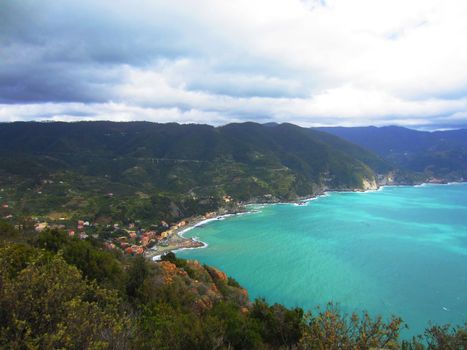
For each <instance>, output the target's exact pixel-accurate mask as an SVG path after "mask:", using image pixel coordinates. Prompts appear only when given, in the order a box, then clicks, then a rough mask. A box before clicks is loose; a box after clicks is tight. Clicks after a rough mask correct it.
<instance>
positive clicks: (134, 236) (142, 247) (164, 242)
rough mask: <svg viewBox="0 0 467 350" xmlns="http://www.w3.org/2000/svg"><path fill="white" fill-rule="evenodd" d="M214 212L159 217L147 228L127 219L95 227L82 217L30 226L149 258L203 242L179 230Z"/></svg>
mask: <svg viewBox="0 0 467 350" xmlns="http://www.w3.org/2000/svg"><path fill="white" fill-rule="evenodd" d="M216 215H217V213H216V212H209V213H206V214H204V215H201V216H197V217H192V218H189V219H184V220H181V221H178V222H176V223H173V224H171V225H169V224H168V223H167V222H166V221H164V220H162V221H161V222H160V223H159V224H158V225H151V226H150V228H148V229H144V228H142V227H139V225H138V224H137V223H130V224H128V225H127V226H126V227H123V226H122V225H120V224H118V223H115V224H113V225H106V226H105V227H104V228H101V229H100V230H98V227H99V224H97V223H92V222H89V221H85V220H78V221H76V223H75V224H71V225H70V224H69V225H67V224H68V223H67V224H65V223H63V224H60V223H59V224H57V223H49V222H47V221H38V222H36V223H35V224H34V230H35V231H36V232H38V233H39V232H41V231H43V230H45V229H59V230H65V232H67V234H68V236H70V237H74V238H77V239H83V240H84V239H88V238H90V239H99V240H101V241H103V242H104V244H103V245H104V247H105V248H106V249H109V250H120V251H121V252H123V253H124V254H128V255H145V256H147V257H149V258H152V257H154V256H156V255H162V254H164V253H166V252H169V251H172V250H177V249H182V248H197V247H202V246H204V243H202V242H199V241H197V240H195V239H193V238H185V237H182V236H181V235H180V232H181V231H182V230H185V229H187V228H189V227H192V226H193V225H195V224H197V223H199V222H201V221H203V220H207V219H212V218H214V217H216ZM97 232H100V233H97Z"/></svg>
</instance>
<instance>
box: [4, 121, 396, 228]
mask: <svg viewBox="0 0 467 350" xmlns="http://www.w3.org/2000/svg"><path fill="white" fill-rule="evenodd" d="M388 169H389V166H388V165H387V163H385V162H384V161H383V160H382V159H381V158H379V157H378V156H376V155H374V154H373V153H371V152H368V151H366V150H364V149H362V148H361V147H359V146H356V145H353V144H351V143H349V142H347V141H344V140H342V139H339V138H337V137H335V136H332V135H330V134H326V133H323V132H320V131H310V130H309V129H305V128H300V127H298V126H295V125H291V124H280V125H272V126H265V125H261V124H256V123H243V124H229V125H226V126H222V127H217V128H216V127H212V126H208V125H179V124H173V123H172V124H155V123H148V122H131V123H112V122H80V123H9V124H1V125H0V184H1V185H2V186H3V187H5V188H6V189H7V188H10V187H9V185H8V184H9V183H10V184H12V183H14V186H13V187H14V190H11V191H6V192H5V193H4V195H5V197H7V198H8V199H9V200H10V201H12V202H14V203H15V205H16V208H17V209H18V210H19V212H21V213H23V214H25V215H27V214H35V215H45V214H48V213H46V212H45V211H48V212H50V211H57V212H72V213H76V214H78V213H79V214H80V215H87V216H90V215H93V216H94V218H95V219H96V218H109V217H111V218H116V219H117V220H125V219H127V218H132V219H140V220H153V219H158V218H167V217H169V218H171V217H172V218H176V217H182V216H188V215H192V214H194V213H197V212H204V211H209V210H213V209H215V208H218V207H219V206H221V205H222V204H223V202H222V198H223V196H226V195H228V196H231V197H232V198H233V199H234V200H235V201H250V200H255V201H265V200H269V201H270V200H292V199H296V198H298V197H299V196H310V195H314V194H317V193H320V192H322V191H323V190H324V189H361V188H363V187H364V180H365V182H367V183H373V182H374V180H375V174H376V172H386V171H387V170H388ZM10 192H12V193H10ZM39 192H40V193H39ZM117 199H118V201H117ZM44 208H47V209H46V210H45V209H44Z"/></svg>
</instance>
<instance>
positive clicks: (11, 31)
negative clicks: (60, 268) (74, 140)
mask: <svg viewBox="0 0 467 350" xmlns="http://www.w3.org/2000/svg"><path fill="white" fill-rule="evenodd" d="M466 19H467V1H465V0H410V1H407V0H404V1H402V0H389V1H386V0H193V1H191V0H167V1H166V0H99V1H95V0H41V1H37V0H1V1H0V122H10V121H26V120H34V121H44V120H63V121H79V120H113V121H131V120H147V121H154V122H179V123H207V124H211V125H223V124H227V123H230V122H243V121H255V122H259V123H266V122H289V123H295V124H298V125H301V126H335V125H341V126H361V125H376V126H382V125H402V126H407V127H412V128H420V129H441V128H453V127H466V126H467V40H466V37H467V20H466Z"/></svg>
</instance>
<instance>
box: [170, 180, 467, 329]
mask: <svg viewBox="0 0 467 350" xmlns="http://www.w3.org/2000/svg"><path fill="white" fill-rule="evenodd" d="M251 209H252V210H254V211H256V212H255V213H250V214H244V215H236V216H231V217H227V218H225V219H223V220H216V221H213V222H210V223H208V224H206V225H203V226H202V227H198V228H194V229H192V230H191V231H188V232H187V233H186V236H187V237H198V238H199V239H200V240H202V241H204V242H206V243H208V245H209V246H208V247H207V248H204V249H196V250H186V251H181V252H179V253H178V256H180V257H183V258H189V259H197V260H200V261H201V262H203V263H206V264H209V265H213V266H216V267H218V268H220V269H222V270H224V271H225V272H227V273H228V274H229V275H231V276H233V277H234V278H235V279H237V280H238V281H239V282H240V284H241V285H243V286H244V287H246V288H247V289H248V291H249V293H250V296H251V297H252V298H255V297H265V298H266V300H268V301H269V302H272V303H274V302H279V303H283V304H285V305H287V306H290V307H292V306H301V307H303V308H305V309H312V308H314V307H315V306H316V305H325V304H326V303H327V302H328V301H333V302H337V303H339V304H340V305H341V307H342V309H343V310H345V311H348V312H349V311H354V310H356V311H361V310H368V311H369V312H370V313H372V314H373V315H376V314H381V315H383V316H385V317H387V316H390V315H392V314H395V315H398V316H401V317H402V318H403V319H404V321H405V322H407V324H408V325H409V327H410V329H409V330H408V331H407V332H405V336H409V335H412V334H418V333H421V332H422V331H423V329H424V328H425V327H426V326H427V325H428V321H429V320H431V321H433V322H435V323H453V324H460V323H463V322H465V321H467V184H453V185H422V186H418V187H384V188H383V189H381V190H379V191H375V192H366V193H337V192H334V193H331V194H329V195H327V196H323V197H320V198H318V199H315V200H312V201H310V202H308V203H307V205H304V206H297V205H294V204H276V205H265V206H252V207H251Z"/></svg>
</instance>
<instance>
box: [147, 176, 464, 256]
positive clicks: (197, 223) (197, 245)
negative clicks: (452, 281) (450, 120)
mask: <svg viewBox="0 0 467 350" xmlns="http://www.w3.org/2000/svg"><path fill="white" fill-rule="evenodd" d="M462 184H467V181H464V182H456V181H454V182H443V183H438V182H422V183H417V184H389V185H378V186H377V188H375V189H373V188H370V189H336V190H333V189H327V190H324V191H322V192H320V193H318V194H315V195H312V196H303V197H299V198H297V199H296V200H291V201H285V202H282V201H264V202H260V201H249V202H246V203H241V204H239V207H238V209H237V210H234V211H228V212H226V213H224V214H218V212H215V213H214V214H215V215H213V217H210V218H206V217H205V216H202V215H199V216H193V217H189V218H186V219H183V220H182V221H187V222H188V224H187V225H186V226H184V227H178V228H175V229H174V230H173V233H172V235H171V236H170V237H169V244H168V245H167V246H156V247H155V248H156V249H154V247H153V248H151V249H149V250H148V251H147V252H145V254H144V255H145V257H147V258H149V259H150V260H152V261H159V260H160V258H161V257H162V256H163V255H164V254H167V253H169V252H174V253H175V252H180V251H183V250H190V249H202V248H207V247H208V246H209V244H208V243H206V242H203V241H201V240H199V239H198V238H195V237H193V238H186V237H184V235H185V234H186V233H187V232H189V231H191V230H193V229H195V228H197V227H201V226H204V225H206V224H208V223H210V222H213V221H218V220H224V219H225V218H228V217H232V216H237V215H244V214H252V213H255V212H258V210H249V209H248V207H249V206H266V205H294V206H308V204H309V203H310V202H312V201H314V200H317V199H319V198H322V197H327V196H329V195H330V194H331V193H362V194H366V193H373V192H380V191H382V190H383V189H384V188H385V187H425V186H430V185H434V186H435V185H444V186H450V185H462ZM220 210H221V209H219V211H220Z"/></svg>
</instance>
